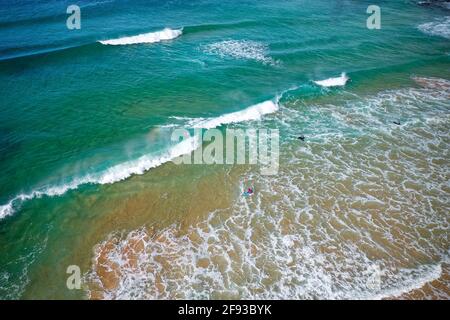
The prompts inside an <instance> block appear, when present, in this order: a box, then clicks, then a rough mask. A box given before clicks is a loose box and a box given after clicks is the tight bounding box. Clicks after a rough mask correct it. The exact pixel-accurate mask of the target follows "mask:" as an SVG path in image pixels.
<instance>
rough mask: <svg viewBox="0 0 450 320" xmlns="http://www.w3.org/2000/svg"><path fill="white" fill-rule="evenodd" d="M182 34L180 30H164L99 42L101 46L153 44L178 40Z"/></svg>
mask: <svg viewBox="0 0 450 320" xmlns="http://www.w3.org/2000/svg"><path fill="white" fill-rule="evenodd" d="M182 33H183V30H182V29H170V28H165V29H164V30H161V31H156V32H150V33H143V34H139V35H137V36H131V37H123V38H118V39H111V40H101V41H99V42H100V43H101V44H104V45H111V46H120V45H128V44H139V43H155V42H161V41H166V40H172V39H175V38H178V37H179V36H181V34H182Z"/></svg>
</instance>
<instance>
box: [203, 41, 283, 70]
mask: <svg viewBox="0 0 450 320" xmlns="http://www.w3.org/2000/svg"><path fill="white" fill-rule="evenodd" d="M203 51H204V52H206V53H208V54H215V55H218V56H220V57H221V58H225V57H231V58H234V59H242V60H255V61H258V62H261V63H263V64H270V65H275V64H276V61H275V60H274V59H273V58H271V57H270V56H269V55H268V47H267V45H265V44H263V43H260V42H257V41H251V40H224V41H220V42H215V43H211V44H209V45H206V46H203Z"/></svg>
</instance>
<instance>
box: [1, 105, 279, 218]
mask: <svg viewBox="0 0 450 320" xmlns="http://www.w3.org/2000/svg"><path fill="white" fill-rule="evenodd" d="M277 110H278V103H277V102H274V101H271V100H270V101H265V102H262V103H259V104H256V105H253V106H250V107H248V108H246V109H244V110H241V111H237V112H234V113H229V114H225V115H222V116H219V117H217V118H210V119H203V118H199V119H195V118H194V119H190V120H189V121H188V123H187V124H186V126H188V127H193V128H204V129H212V128H215V127H218V126H220V125H224V124H230V123H237V122H244V121H251V120H259V119H261V117H262V116H263V115H265V114H269V113H273V112H276V111H277ZM185 119H186V118H179V120H185ZM199 143H200V142H199V141H197V140H196V139H194V138H193V137H191V138H189V139H185V140H183V141H181V142H180V143H178V144H176V145H175V146H173V147H171V148H170V149H169V150H168V151H166V152H165V153H163V154H161V155H157V156H155V155H153V154H152V155H144V156H141V157H140V158H138V159H135V160H130V161H127V162H124V163H121V164H118V165H115V166H112V167H110V168H108V169H106V170H104V171H102V172H100V173H93V174H89V175H86V176H83V177H79V178H76V179H73V180H72V181H70V182H68V183H64V184H61V185H56V186H50V187H45V188H41V189H38V190H33V191H32V192H30V193H25V194H19V195H17V196H15V197H14V198H12V199H11V200H10V201H9V202H8V203H7V204H5V205H2V206H0V219H2V218H4V217H6V216H8V215H11V214H13V213H14V211H15V209H14V208H15V206H18V205H20V203H22V202H24V201H27V200H30V199H33V198H40V197H43V196H59V195H62V194H64V193H66V192H67V191H69V190H74V189H77V188H78V187H79V186H80V185H83V184H111V183H115V182H118V181H121V180H124V179H126V178H128V177H130V176H131V175H135V174H143V173H144V172H146V171H148V170H150V169H152V168H156V167H158V166H160V165H162V164H164V163H166V162H169V161H171V160H173V159H175V158H177V157H179V156H182V155H185V154H188V153H190V152H192V151H194V150H195V149H197V148H198V146H199Z"/></svg>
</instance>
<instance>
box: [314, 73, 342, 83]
mask: <svg viewBox="0 0 450 320" xmlns="http://www.w3.org/2000/svg"><path fill="white" fill-rule="evenodd" d="M349 80H350V78H349V77H348V76H347V75H346V74H345V72H342V74H341V76H340V77H336V78H329V79H326V80H320V81H314V83H315V84H317V85H319V86H322V87H342V86H345V85H346V84H347V82H348V81H349Z"/></svg>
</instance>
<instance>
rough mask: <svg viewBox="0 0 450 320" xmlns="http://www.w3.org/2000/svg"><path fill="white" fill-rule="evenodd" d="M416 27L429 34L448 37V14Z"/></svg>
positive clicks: (449, 22)
mask: <svg viewBox="0 0 450 320" xmlns="http://www.w3.org/2000/svg"><path fill="white" fill-rule="evenodd" d="M418 29H419V30H420V31H422V32H424V33H426V34H429V35H433V36H440V37H444V38H447V39H450V16H449V17H445V18H441V19H436V20H435V21H433V22H428V23H424V24H421V25H419V26H418Z"/></svg>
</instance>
